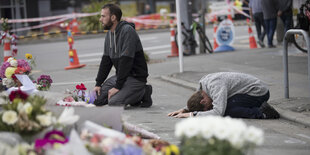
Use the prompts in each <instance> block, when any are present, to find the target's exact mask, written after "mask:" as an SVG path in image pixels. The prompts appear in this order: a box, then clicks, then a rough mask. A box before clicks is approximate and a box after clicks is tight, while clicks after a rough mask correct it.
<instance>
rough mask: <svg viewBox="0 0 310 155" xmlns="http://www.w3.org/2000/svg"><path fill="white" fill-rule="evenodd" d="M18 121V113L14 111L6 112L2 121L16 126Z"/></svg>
mask: <svg viewBox="0 0 310 155" xmlns="http://www.w3.org/2000/svg"><path fill="white" fill-rule="evenodd" d="M17 120H18V118H17V113H16V112H15V111H13V110H8V111H5V112H4V113H3V115H2V121H3V122H4V123H6V124H8V125H13V124H15V123H16V122H17Z"/></svg>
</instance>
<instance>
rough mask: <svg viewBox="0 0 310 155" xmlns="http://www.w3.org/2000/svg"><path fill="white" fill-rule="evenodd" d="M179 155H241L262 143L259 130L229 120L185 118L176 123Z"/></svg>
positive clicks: (240, 122) (211, 117)
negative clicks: (180, 141) (179, 144)
mask: <svg viewBox="0 0 310 155" xmlns="http://www.w3.org/2000/svg"><path fill="white" fill-rule="evenodd" d="M175 135H176V136H177V137H179V138H181V140H182V143H181V148H180V150H181V153H182V154H183V155H191V154H196V155H209V154H212V155H226V154H233V155H242V154H246V153H247V151H252V150H253V149H254V147H255V146H256V145H261V144H262V143H263V131H262V130H260V129H258V128H256V127H253V126H247V125H246V124H245V123H244V122H243V121H241V120H238V119H232V118H230V117H220V116H208V117H195V118H188V119H185V120H183V121H181V122H179V123H177V124H176V130H175Z"/></svg>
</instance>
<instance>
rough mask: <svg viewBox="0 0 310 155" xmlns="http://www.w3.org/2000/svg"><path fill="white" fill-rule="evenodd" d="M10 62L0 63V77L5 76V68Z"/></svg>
mask: <svg viewBox="0 0 310 155" xmlns="http://www.w3.org/2000/svg"><path fill="white" fill-rule="evenodd" d="M10 66H11V65H10V63H9V62H4V63H2V65H1V68H0V77H1V78H5V70H6V68H8V67H10Z"/></svg>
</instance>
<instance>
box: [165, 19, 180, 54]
mask: <svg viewBox="0 0 310 155" xmlns="http://www.w3.org/2000/svg"><path fill="white" fill-rule="evenodd" d="M174 36H175V30H174V24H173V20H170V41H171V55H168V57H177V56H179V53H178V51H179V50H178V47H177V44H176V43H175V39H174Z"/></svg>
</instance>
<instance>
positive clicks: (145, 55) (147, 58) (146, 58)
mask: <svg viewBox="0 0 310 155" xmlns="http://www.w3.org/2000/svg"><path fill="white" fill-rule="evenodd" d="M144 58H145V61H146V62H149V61H150V57H149V55H148V54H147V53H146V52H144Z"/></svg>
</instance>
